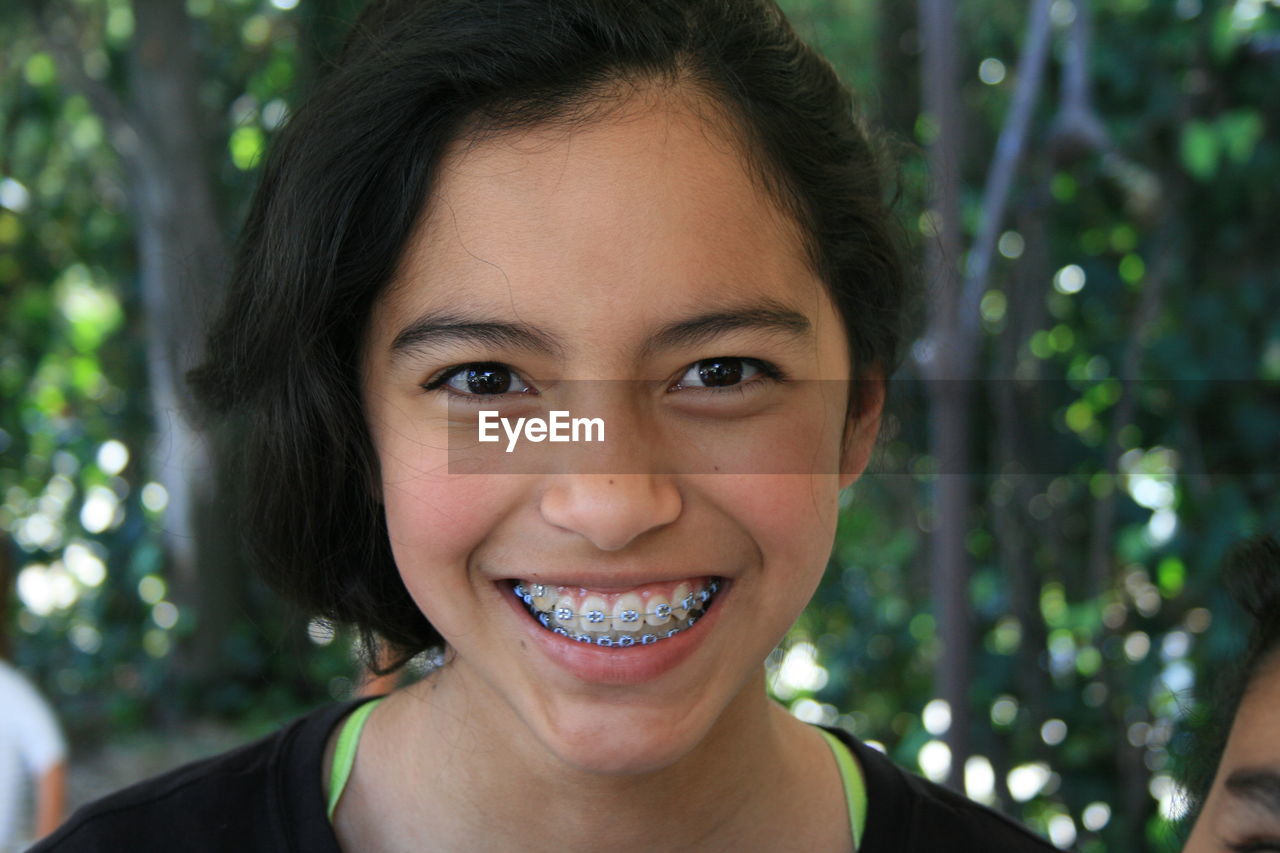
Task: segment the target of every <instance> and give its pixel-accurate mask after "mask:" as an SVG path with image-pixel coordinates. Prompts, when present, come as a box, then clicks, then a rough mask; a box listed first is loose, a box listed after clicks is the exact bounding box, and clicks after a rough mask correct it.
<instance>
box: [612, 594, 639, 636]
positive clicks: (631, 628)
mask: <svg viewBox="0 0 1280 853" xmlns="http://www.w3.org/2000/svg"><path fill="white" fill-rule="evenodd" d="M643 613H644V601H642V600H641V598H640V596H638V595H636V594H635V593H634V592H628V593H626V594H625V595H620V596H618V600H617V601H615V602H614V603H613V613H612V614H610V615H611V616H613V620H612V623H611V625H610V627H611V628H612V629H613V630H614V631H623V632H625V633H628V634H634V633H635V632H637V631H639V630H640V629H641V628H642V627H643V626H644V620H643V619H642V618H641V615H642V614H643Z"/></svg>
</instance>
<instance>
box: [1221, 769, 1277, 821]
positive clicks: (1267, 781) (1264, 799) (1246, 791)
mask: <svg viewBox="0 0 1280 853" xmlns="http://www.w3.org/2000/svg"><path fill="white" fill-rule="evenodd" d="M1223 787H1224V788H1226V789H1227V790H1228V791H1230V792H1231V793H1233V794H1235V795H1236V796H1237V797H1240V798H1242V799H1246V800H1249V801H1250V802H1252V803H1254V804H1256V805H1259V806H1262V807H1263V808H1265V809H1266V810H1267V811H1269V812H1271V813H1272V814H1274V815H1277V816H1280V771H1276V770H1264V769H1248V768H1246V769H1244V770H1237V771H1235V772H1234V773H1232V774H1231V775H1230V776H1228V777H1227V781H1226V782H1224V783H1223Z"/></svg>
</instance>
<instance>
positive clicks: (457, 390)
mask: <svg viewBox="0 0 1280 853" xmlns="http://www.w3.org/2000/svg"><path fill="white" fill-rule="evenodd" d="M442 386H443V387H444V388H446V389H447V390H448V391H450V392H451V393H453V394H457V395H459V396H464V397H491V396H497V395H500V394H508V393H515V394H528V393H531V392H532V391H533V389H532V388H531V387H529V385H528V383H526V382H525V381H524V380H523V379H522V378H521V377H520V374H518V373H516V372H515V371H514V370H512V369H511V368H510V367H508V366H507V365H505V364H501V363H499V362H480V363H476V364H463V365H460V366H458V367H455V368H452V369H450V370H448V371H446V372H445V373H442V374H441V375H440V376H438V377H437V378H435V379H433V380H431V381H430V382H428V383H426V384H425V385H423V386H422V387H423V388H424V389H425V390H427V391H434V390H436V389H437V388H440V387H442Z"/></svg>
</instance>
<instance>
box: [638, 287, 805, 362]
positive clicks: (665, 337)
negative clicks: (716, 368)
mask: <svg viewBox="0 0 1280 853" xmlns="http://www.w3.org/2000/svg"><path fill="white" fill-rule="evenodd" d="M743 329H745V330H751V331H762V332H768V333H773V334H782V335H784V336H787V337H792V338H801V339H809V338H812V337H813V325H812V324H811V323H810V322H809V318H808V317H806V316H805V315H803V314H801V313H800V312H798V311H794V310H792V309H791V308H788V307H787V306H785V305H782V304H781V303H778V302H774V301H772V300H766V301H764V302H762V303H759V304H756V305H752V306H745V307H742V308H735V309H729V310H726V311H712V312H710V313H707V314H699V315H698V316H696V317H690V318H688V319H685V320H679V321H677V322H675V323H672V324H670V325H667V326H663V327H662V328H661V329H659V330H658V331H657V332H655V333H654V334H653V335H652V336H651V337H650V338H649V340H647V341H646V342H645V344H644V347H643V348H642V350H641V354H642V355H643V356H645V357H648V356H651V355H653V354H654V353H655V352H656V351H658V350H662V349H670V348H673V347H678V346H686V347H688V346H697V345H698V344H704V343H708V342H710V341H713V340H715V338H716V337H718V336H720V335H723V334H725V333H727V332H734V331H738V330H743Z"/></svg>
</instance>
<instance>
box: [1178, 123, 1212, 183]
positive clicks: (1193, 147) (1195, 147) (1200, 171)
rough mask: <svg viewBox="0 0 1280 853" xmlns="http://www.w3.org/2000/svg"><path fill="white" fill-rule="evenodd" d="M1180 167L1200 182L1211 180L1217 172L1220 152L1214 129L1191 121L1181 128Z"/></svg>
mask: <svg viewBox="0 0 1280 853" xmlns="http://www.w3.org/2000/svg"><path fill="white" fill-rule="evenodd" d="M1180 153H1181V155H1182V165H1183V167H1184V168H1186V170H1187V171H1188V172H1190V173H1191V174H1192V175H1193V176H1195V177H1196V178H1199V179H1200V180H1202V181H1207V180H1209V179H1210V178H1212V177H1213V176H1214V175H1215V174H1216V173H1217V171H1218V160H1219V159H1220V157H1221V151H1220V148H1219V144H1218V135H1217V133H1215V132H1214V128H1213V127H1212V126H1210V125H1208V124H1206V123H1205V122H1203V121H1199V120H1195V119H1193V120H1191V121H1189V122H1187V123H1186V124H1185V125H1184V126H1183V128H1182V146H1181V152H1180Z"/></svg>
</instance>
